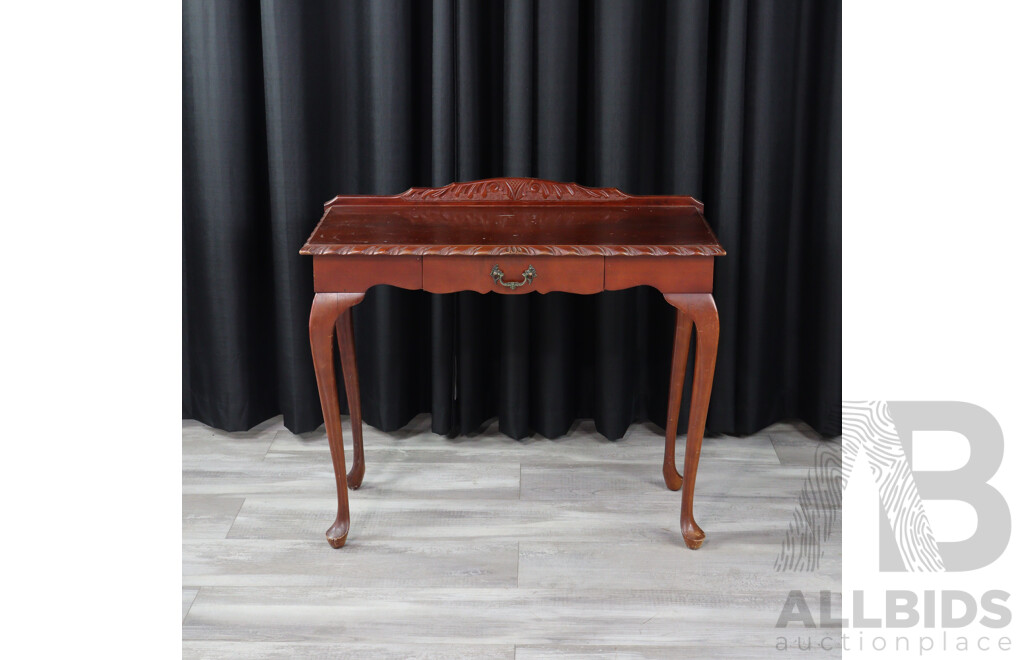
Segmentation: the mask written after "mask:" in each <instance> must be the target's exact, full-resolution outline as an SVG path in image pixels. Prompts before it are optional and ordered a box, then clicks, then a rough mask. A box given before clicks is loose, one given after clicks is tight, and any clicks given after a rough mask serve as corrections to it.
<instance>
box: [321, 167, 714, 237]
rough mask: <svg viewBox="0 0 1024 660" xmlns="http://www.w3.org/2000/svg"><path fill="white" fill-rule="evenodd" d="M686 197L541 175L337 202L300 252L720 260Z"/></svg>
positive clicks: (697, 207) (697, 206)
mask: <svg viewBox="0 0 1024 660" xmlns="http://www.w3.org/2000/svg"><path fill="white" fill-rule="evenodd" d="M703 209H704V205H703V204H701V203H700V202H698V201H697V200H695V199H693V198H692V197H684V196H631V195H626V194H625V193H622V192H621V191H619V190H616V189H615V188H586V187H583V186H579V185H577V184H572V183H557V182H553V181H544V180H540V179H487V180H483V181H473V182H467V183H454V184H451V185H449V186H445V187H443V188H412V189H410V190H408V191H406V192H405V193H403V194H401V195H395V196H390V197H383V196H375V195H353V196H344V197H340V196H339V197H336V198H334V199H333V200H331V201H330V202H328V203H327V204H326V205H325V209H324V211H325V212H324V215H323V217H322V218H321V220H320V222H319V224H318V225H317V226H316V229H315V230H314V231H313V233H312V235H311V236H310V237H309V240H307V241H306V244H305V245H304V246H303V247H302V250H301V254H307V255H346V254H362V255H378V254H379V255H426V254H437V255H502V254H523V255H564V256H592V255H604V256H662V255H666V256H667V255H676V256H720V255H724V254H725V250H723V249H722V246H721V244H720V243H719V242H718V239H717V238H715V235H714V233H713V232H712V231H711V228H710V227H709V226H708V223H707V221H706V220H705V219H704V215H703Z"/></svg>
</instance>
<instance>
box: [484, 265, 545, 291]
mask: <svg viewBox="0 0 1024 660" xmlns="http://www.w3.org/2000/svg"><path fill="white" fill-rule="evenodd" d="M503 277H505V271H503V270H501V268H499V267H498V264H494V268H492V269H491V279H492V280H494V283H495V284H500V285H501V286H507V287H508V288H510V289H512V290H513V291H515V290H516V289H518V288H519V287H521V286H525V285H527V284H529V283H530V282H532V281H533V278H535V277H537V271H536V270H534V268H533V266H530V267H529V268H527V269H526V270H524V271H523V281H522V282H505V281H503V280H502V278H503Z"/></svg>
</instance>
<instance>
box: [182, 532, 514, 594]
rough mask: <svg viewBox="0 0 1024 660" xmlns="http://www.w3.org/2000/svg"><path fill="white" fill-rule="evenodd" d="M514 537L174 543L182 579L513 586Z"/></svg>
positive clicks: (250, 582)
mask: <svg viewBox="0 0 1024 660" xmlns="http://www.w3.org/2000/svg"><path fill="white" fill-rule="evenodd" d="M518 563H519V552H518V544H517V543H516V542H515V541H491V542H486V543H475V544H466V543H463V542H461V541H450V540H446V541H420V540H416V541H365V542H360V543H353V544H352V545H350V546H347V547H346V548H345V550H344V551H342V552H339V551H337V550H334V549H333V548H331V547H330V546H329V545H327V543H326V542H324V541H323V540H322V539H321V538H311V539H307V540H301V541H280V540H255V541H254V540H251V539H227V540H216V541H213V540H202V541H186V542H185V543H184V546H183V547H182V574H183V580H184V582H185V583H186V584H188V585H190V586H202V587H205V586H289V585H309V586H331V585H337V586H346V587H354V586H373V587H462V586H475V587H496V586H506V587H514V586H515V585H516V580H517V569H518Z"/></svg>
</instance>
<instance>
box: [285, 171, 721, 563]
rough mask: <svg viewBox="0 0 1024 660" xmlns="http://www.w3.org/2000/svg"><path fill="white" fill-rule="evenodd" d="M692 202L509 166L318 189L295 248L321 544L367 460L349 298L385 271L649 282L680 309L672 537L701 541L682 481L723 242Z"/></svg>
mask: <svg viewBox="0 0 1024 660" xmlns="http://www.w3.org/2000/svg"><path fill="white" fill-rule="evenodd" d="M703 211H704V205H703V204H702V203H700V202H698V201H697V200H695V199H693V198H692V197H682V196H631V195H627V194H625V193H623V192H621V191H619V190H617V189H615V188H588V187H584V186H580V185H577V184H575V183H561V182H554V181H544V180H541V179H518V178H503V179H486V180H482V181H469V182H464V183H452V184H450V185H447V186H444V187H442V188H412V189H410V190H408V191H406V192H405V193H402V194H401V195H395V196H390V197H386V196H371V195H352V196H338V197H335V198H334V199H332V200H331V201H329V202H327V203H326V204H325V205H324V215H323V217H322V218H321V219H320V222H319V224H317V226H316V229H314V230H313V233H312V235H311V236H310V237H309V240H307V241H306V244H305V245H304V246H303V247H302V250H301V251H300V253H301V254H304V255H310V256H312V257H313V284H314V289H315V295H314V297H313V307H312V310H311V312H310V315H309V341H310V346H311V348H312V352H313V365H314V368H315V371H316V381H317V387H318V388H319V391H320V405H321V406H322V408H323V413H324V422H325V425H326V427H327V438H328V442H329V444H330V447H331V458H332V461H333V463H334V475H335V481H336V482H337V489H338V516H337V519H336V520H335V521H334V524H333V525H331V527H330V529H328V530H327V541H328V542H329V543H330V544H331V546H333V547H335V548H340V547H341V546H343V545H345V540H346V538H347V537H348V532H349V509H348V488H352V489H353V490H354V489H356V488H359V485H360V484H361V483H362V480H363V474H364V472H365V470H366V468H365V463H364V459H363V438H362V417H361V413H360V405H359V376H358V372H357V369H356V356H355V346H354V343H353V332H352V314H351V310H352V307H353V305H356V304H357V303H359V301H361V300H362V299H363V296H364V295H365V293H366V291H367V289H369V288H370V287H372V286H376V285H378V284H388V285H391V286H396V287H401V288H403V289H422V290H424V291H429V292H431V293H451V292H455V291H477V292H480V293H496V294H499V295H509V296H517V295H523V294H526V293H530V292H533V291H536V292H538V293H542V294H543V293H548V292H551V291H565V292H569V293H599V292H601V291H614V290H618V289H625V288H628V287H634V286H642V285H647V286H651V287H654V288H656V289H658V290H659V291H660V292H661V293H662V294H664V296H665V300H667V301H668V302H669V304H671V305H672V306H673V307H675V308H676V310H677V311H676V328H675V344H674V348H673V351H672V369H671V383H670V387H669V399H668V416H667V423H666V429H665V458H664V463H663V465H662V474H663V475H664V478H665V484H666V485H667V486H668V488H670V489H671V490H679V489H680V487H681V488H682V491H683V494H682V500H683V501H682V511H681V514H680V527H681V529H682V534H683V540H684V541H685V542H686V545H687V546H688V547H690V548H693V549H697V548H699V547H700V546H701V544H702V543H703V541H704V532H703V531H702V530H701V528H700V527H699V526H698V525H697V523H696V521H694V519H693V491H694V484H695V482H696V477H697V463H698V461H699V459H700V447H701V441H702V439H703V437H704V423H705V420H706V419H707V410H708V399H709V397H710V395H711V382H712V379H713V377H714V372H715V356H716V354H717V352H718V310H717V309H716V307H715V302H714V299H713V298H712V296H711V282H712V274H713V270H714V263H713V262H714V257H717V256H722V255H724V254H725V251H724V250H723V249H722V246H721V245H720V244H719V242H718V240H717V239H716V238H715V235H714V233H712V231H711V228H710V227H709V226H708V224H707V221H705V219H704V215H703ZM694 327H695V328H696V330H697V341H696V358H695V362H694V377H693V392H692V395H691V397H692V398H691V404H690V419H689V426H688V428H687V433H686V453H685V457H684V462H683V473H682V475H680V474H679V472H678V471H677V470H676V461H675V444H676V430H677V426H678V422H679V419H678V417H679V408H680V403H681V402H682V396H683V376H684V373H685V371H686V358H687V353H688V352H689V348H690V334H691V329H692V328H694ZM335 338H337V345H338V350H339V355H340V363H341V368H342V375H343V378H344V382H345V393H346V395H347V397H348V404H349V413H350V417H351V420H352V445H353V453H354V458H353V463H352V471H351V472H348V473H347V475H346V467H345V449H344V445H343V444H342V435H341V408H340V403H339V401H338V390H337V380H336V376H335V371H334V342H335Z"/></svg>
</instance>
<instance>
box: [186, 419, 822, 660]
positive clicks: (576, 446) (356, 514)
mask: <svg viewBox="0 0 1024 660" xmlns="http://www.w3.org/2000/svg"><path fill="white" fill-rule="evenodd" d="M429 428H430V424H429V417H427V416H421V417H418V418H416V419H415V420H413V422H412V423H411V424H410V425H409V426H407V427H406V428H404V429H402V430H401V431H399V432H396V433H391V434H383V433H381V432H379V431H376V430H375V429H372V428H369V427H366V429H365V435H366V438H365V444H366V478H365V480H364V482H363V486H362V488H360V489H359V490H358V491H354V492H351V496H350V501H351V512H352V529H351V532H350V533H349V539H348V544H347V545H346V546H345V547H344V548H343V549H341V550H332V549H331V548H330V547H329V546H328V545H327V542H326V540H325V539H324V532H325V530H326V529H327V528H328V527H329V526H330V524H331V522H332V521H333V520H334V514H335V509H334V507H335V495H334V491H333V488H334V479H333V476H332V472H331V460H330V452H329V449H328V447H327V439H326V436H325V435H324V433H323V431H322V430H321V431H320V432H318V433H313V434H308V435H303V436H296V435H293V434H292V433H290V432H289V431H287V430H285V429H284V427H283V426H282V425H281V420H280V418H277V419H275V420H271V421H270V422H267V423H265V424H263V425H261V426H259V427H257V428H256V429H254V430H252V431H250V432H246V433H224V432H221V431H215V430H213V429H210V428H209V427H206V426H203V425H202V424H198V423H196V422H191V421H186V422H183V424H182V453H183V456H182V461H183V474H182V488H183V496H182V535H183V549H182V550H183V553H182V617H183V622H182V638H183V649H184V655H185V657H189V658H192V657H195V658H229V657H231V658H300V657H318V658H332V657H344V658H373V659H377V658H517V659H524V658H531V659H533V658H560V659H563V660H564V659H566V658H593V657H609V658H687V657H694V658H696V657H701V658H706V657H721V658H764V657H769V656H774V657H788V654H786V653H779V652H778V651H776V643H777V639H778V637H780V636H781V635H785V636H786V637H787V638H788V640H789V643H790V644H791V645H793V644H795V643H796V641H797V639H796V638H797V636H798V635H800V636H802V637H803V638H804V639H806V637H807V633H808V632H810V633H812V634H813V633H814V632H815V631H814V630H811V631H807V630H804V629H802V628H801V629H799V630H798V629H795V628H793V627H790V628H789V629H787V630H778V629H776V628H775V623H776V621H777V619H778V617H779V613H780V611H781V609H782V607H783V605H784V603H785V601H786V597H787V594H789V592H790V590H793V589H800V590H802V591H803V592H804V593H805V595H806V596H807V599H808V603H809V605H810V608H811V611H812V612H815V613H816V612H817V611H818V609H817V595H818V593H819V591H821V590H832V591H835V592H838V591H840V589H841V558H840V552H841V547H842V542H841V537H840V534H839V529H838V528H837V529H836V530H835V533H834V534H833V536H832V537H831V539H830V540H829V542H828V544H827V545H826V546H825V552H824V556H823V558H822V561H821V565H820V566H819V568H818V569H817V570H816V571H813V572H802V573H794V572H777V571H776V570H775V569H774V567H773V566H774V563H775V560H776V557H777V556H778V553H779V551H780V548H781V544H782V541H783V538H784V536H785V533H786V530H787V528H788V527H789V525H790V524H791V522H792V521H793V516H794V510H795V508H796V506H797V503H798V495H799V493H800V491H801V488H802V487H803V486H804V481H805V479H806V478H807V475H808V466H810V465H812V464H813V460H814V454H815V451H816V449H817V448H818V446H819V443H820V440H819V439H818V438H817V437H816V436H815V435H814V434H813V433H812V432H810V431H809V430H807V429H806V428H805V427H800V426H791V425H785V424H779V425H775V426H773V427H771V428H769V429H767V430H766V431H764V432H762V433H761V434H759V435H757V436H752V437H747V438H732V437H726V436H718V437H710V438H708V439H706V440H705V444H704V451H703V457H702V460H701V464H700V471H699V474H698V479H697V499H696V504H695V507H694V508H695V513H696V516H697V520H698V522H699V523H700V524H701V526H702V527H703V528H704V530H705V532H707V535H708V539H707V541H706V542H705V544H704V547H703V548H702V549H701V550H698V551H691V550H688V549H687V548H686V547H685V546H684V545H683V541H682V538H681V536H680V534H679V503H680V496H679V493H673V492H670V491H669V490H667V489H666V488H665V486H664V484H663V482H662V478H661V453H662V446H663V445H662V442H663V441H662V437H661V436H660V435H659V430H658V429H657V428H655V427H653V426H646V425H634V426H633V427H631V429H630V432H629V434H628V435H627V436H626V437H625V438H624V439H622V440H619V441H616V442H609V441H608V440H605V439H604V438H602V437H601V436H600V435H598V434H597V433H596V432H595V431H594V427H593V425H592V423H589V422H581V423H580V424H579V425H578V426H577V427H576V428H575V429H574V430H573V432H572V433H571V434H570V435H569V436H567V437H564V438H560V439H557V440H546V439H543V438H539V437H537V438H532V439H528V440H523V441H515V440H511V439H509V438H507V437H505V436H502V435H500V434H498V433H497V430H496V428H495V426H493V425H492V427H490V428H489V429H488V430H487V431H486V432H485V433H483V434H480V435H477V436H475V437H460V438H456V439H448V438H444V437H442V436H437V435H434V434H432V433H430V432H429ZM348 430H349V428H348V422H347V420H346V425H345V433H346V440H349V439H350V436H349V434H348ZM679 447H680V456H681V455H682V447H683V438H680V443H679ZM791 652H792V653H794V654H798V655H799V657H821V656H822V655H824V653H823V652H821V651H820V650H819V651H817V654H816V652H815V651H813V650H812V651H810V652H808V651H798V650H795V649H794V650H792V651H791ZM834 655H835V656H838V653H834Z"/></svg>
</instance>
